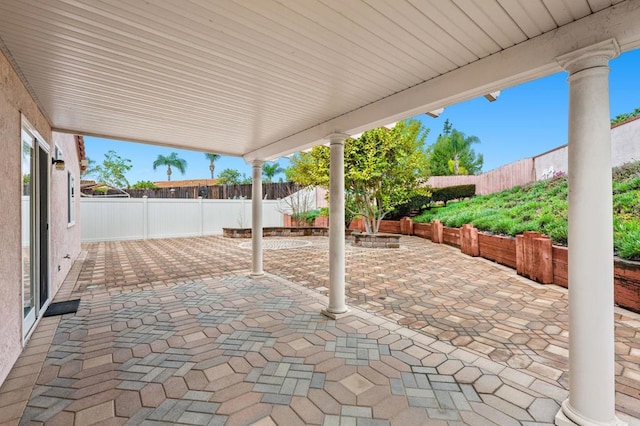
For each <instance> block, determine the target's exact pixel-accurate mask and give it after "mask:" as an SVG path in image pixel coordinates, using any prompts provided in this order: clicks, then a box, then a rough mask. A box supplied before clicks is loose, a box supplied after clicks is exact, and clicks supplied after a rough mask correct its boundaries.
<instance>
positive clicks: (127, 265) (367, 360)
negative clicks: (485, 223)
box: [0, 237, 640, 425]
mask: <svg viewBox="0 0 640 426" xmlns="http://www.w3.org/2000/svg"><path fill="white" fill-rule="evenodd" d="M246 243H247V241H241V240H230V239H224V238H222V237H207V238H189V239H167V240H150V241H134V242H119V243H96V244H88V245H86V246H85V249H86V250H87V256H86V259H85V260H84V262H83V263H82V265H80V264H78V268H75V269H76V275H77V276H78V279H77V282H76V280H75V279H73V275H74V274H72V277H71V278H70V279H69V280H68V282H67V283H65V286H64V287H63V289H62V290H61V292H60V294H59V295H58V298H57V299H56V300H58V299H65V298H76V297H80V298H81V299H82V302H81V305H80V310H79V311H78V313H77V314H76V315H66V316H64V317H53V318H45V319H44V320H43V321H42V322H41V324H40V325H39V327H38V330H37V331H36V334H35V335H34V337H33V338H32V340H31V341H30V343H29V345H28V347H27V349H26V350H25V352H24V353H23V355H22V357H21V358H20V360H19V361H18V363H17V364H16V366H15V367H14V369H13V370H12V373H11V375H10V377H9V379H8V380H7V381H6V382H5V384H4V386H3V387H2V389H0V423H2V421H3V420H10V419H12V418H13V419H14V420H13V421H12V423H18V420H17V418H21V423H24V424H28V423H40V422H45V423H46V424H74V423H75V424H78V425H84V424H92V423H95V422H102V423H103V424H124V423H129V424H141V423H148V424H153V423H157V422H164V423H170V424H175V423H183V424H228V425H232V424H264V425H270V424H281V425H288V424H327V425H332V424H336V425H337V424H354V425H355V424H358V425H361V424H363V425H377V424H404V425H409V424H411V425H413V424H434V425H437V424H447V423H448V424H458V423H466V424H473V425H476V424H499V425H506V424H535V423H549V422H551V421H552V419H553V416H554V415H555V413H556V412H557V410H558V404H559V403H560V402H561V401H562V400H563V399H564V398H566V395H567V391H566V386H567V373H566V369H567V346H568V342H567V331H566V319H567V313H566V308H567V294H566V291H565V290H564V289H561V288H558V287H555V286H541V285H538V284H535V283H533V282H531V281H529V280H526V279H523V278H521V277H518V276H517V275H516V274H515V273H514V272H513V271H512V270H510V269H508V268H504V267H502V266H500V265H496V264H493V263H490V262H487V261H484V260H479V259H473V258H469V257H467V256H464V255H462V254H460V253H459V252H458V251H457V250H456V249H453V248H450V247H446V246H441V245H435V244H432V243H431V242H429V241H425V240H422V239H418V238H415V237H406V238H405V237H403V238H402V248H401V249H398V250H392V249H356V248H352V247H348V249H347V276H348V277H347V281H348V290H347V291H348V298H349V303H350V304H351V305H352V306H354V307H355V308H353V309H352V310H351V312H350V315H349V316H347V317H345V318H341V319H339V320H338V321H333V320H330V319H328V318H325V317H323V316H322V315H320V314H319V311H320V309H321V308H322V307H324V306H326V297H325V296H324V295H326V292H327V287H328V283H327V280H328V261H327V258H328V256H327V250H328V240H327V239H326V238H321V237H317V238H304V239H267V240H265V247H266V248H268V250H266V252H265V270H266V271H267V272H269V274H268V275H267V276H265V277H262V278H258V279H255V278H250V277H248V276H247V271H248V270H249V267H250V244H249V245H247V244H246ZM80 266H81V267H80ZM616 312H617V313H616V361H617V363H616V372H617V374H618V376H617V395H616V399H617V404H618V409H619V410H620V411H621V415H622V416H624V417H625V419H626V420H627V421H630V422H631V423H632V424H633V423H635V422H636V421H635V420H634V419H633V418H632V417H628V416H627V415H630V416H633V417H640V367H639V364H640V316H638V315H635V314H632V313H629V312H627V311H624V310H616ZM43 361H44V365H42V363H43ZM27 399H28V405H27V406H26V409H24V407H25V403H26V401H27ZM22 400H24V401H22ZM23 409H24V411H23Z"/></svg>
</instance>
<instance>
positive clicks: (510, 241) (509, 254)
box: [350, 218, 640, 313]
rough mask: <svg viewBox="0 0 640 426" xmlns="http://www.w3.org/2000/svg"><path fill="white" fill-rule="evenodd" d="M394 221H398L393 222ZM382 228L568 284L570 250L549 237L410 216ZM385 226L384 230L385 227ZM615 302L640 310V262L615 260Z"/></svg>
mask: <svg viewBox="0 0 640 426" xmlns="http://www.w3.org/2000/svg"><path fill="white" fill-rule="evenodd" d="M392 222H395V225H394V224H393V223H392ZM383 223H384V228H382V226H381V229H380V231H381V232H387V233H402V234H404V235H415V236H418V237H421V238H425V239H429V240H431V241H433V242H434V243H440V244H447V245H450V246H453V247H459V248H460V249H461V251H462V252H463V253H465V254H468V255H470V256H478V255H479V256H481V257H483V258H485V259H489V260H492V261H494V262H496V263H500V264H502V265H505V266H508V267H510V268H514V269H515V270H516V271H517V273H518V274H519V275H522V276H525V277H527V278H530V279H532V280H534V281H536V282H539V283H542V284H557V285H559V286H562V287H565V288H567V287H568V285H569V280H568V263H569V262H568V250H567V248H566V247H561V246H555V245H552V243H551V240H550V239H549V237H547V236H545V235H542V234H539V233H536V232H525V233H524V234H522V235H518V236H517V237H516V238H511V237H504V236H499V235H490V234H483V233H480V232H478V230H477V229H475V228H474V227H473V226H472V225H464V226H463V227H462V228H450V227H446V226H443V225H442V223H441V222H440V221H438V220H434V221H433V222H431V223H413V221H412V220H411V219H410V218H403V219H402V220H400V221H388V220H386V221H383ZM350 229H356V230H364V226H363V223H362V221H361V220H359V221H353V222H352V226H350ZM383 229H384V231H383ZM614 265H615V268H614V294H615V303H616V304H617V305H619V306H621V307H623V308H626V309H629V310H631V311H634V312H639V313H640V262H630V261H626V260H622V259H615V260H614Z"/></svg>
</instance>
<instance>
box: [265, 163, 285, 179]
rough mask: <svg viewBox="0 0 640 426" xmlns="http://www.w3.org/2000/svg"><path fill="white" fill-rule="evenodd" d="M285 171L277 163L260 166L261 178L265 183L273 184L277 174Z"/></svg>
mask: <svg viewBox="0 0 640 426" xmlns="http://www.w3.org/2000/svg"><path fill="white" fill-rule="evenodd" d="M284 171H285V170H284V169H283V168H282V167H280V164H278V163H264V164H263V165H262V176H263V177H264V181H265V182H266V183H271V182H273V178H274V177H275V175H277V174H278V173H283V172H284Z"/></svg>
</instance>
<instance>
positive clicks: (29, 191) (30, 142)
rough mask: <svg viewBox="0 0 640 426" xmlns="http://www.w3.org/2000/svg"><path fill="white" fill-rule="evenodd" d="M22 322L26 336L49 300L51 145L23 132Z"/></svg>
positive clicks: (26, 130) (30, 132) (29, 131)
mask: <svg viewBox="0 0 640 426" xmlns="http://www.w3.org/2000/svg"><path fill="white" fill-rule="evenodd" d="M21 139H22V162H21V163H22V165H21V167H22V315H23V317H22V319H23V327H22V330H23V336H26V335H27V334H28V333H29V331H30V330H31V328H32V327H33V325H34V324H35V322H36V319H37V318H38V317H39V316H40V314H41V308H44V307H45V304H46V303H47V301H48V300H49V169H50V166H49V162H50V160H49V146H48V145H47V144H46V142H44V140H42V139H41V138H39V137H38V134H37V132H35V130H33V129H32V128H31V127H30V126H29V125H28V123H26V122H24V123H23V129H22V138H21Z"/></svg>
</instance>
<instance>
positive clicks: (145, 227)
mask: <svg viewBox="0 0 640 426" xmlns="http://www.w3.org/2000/svg"><path fill="white" fill-rule="evenodd" d="M142 238H143V239H145V240H146V239H148V238H149V197H148V196H146V195H145V196H143V197H142Z"/></svg>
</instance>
